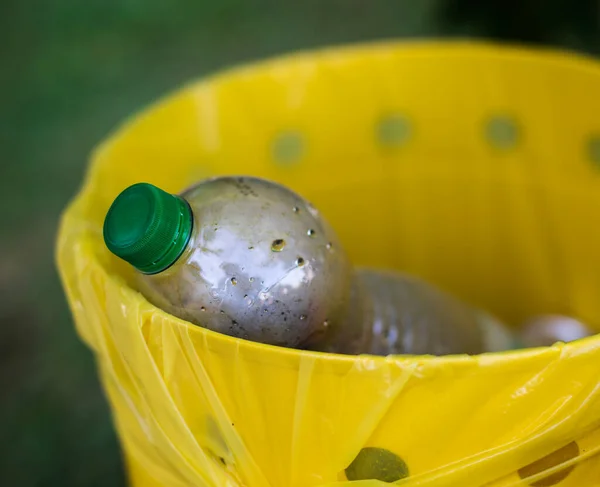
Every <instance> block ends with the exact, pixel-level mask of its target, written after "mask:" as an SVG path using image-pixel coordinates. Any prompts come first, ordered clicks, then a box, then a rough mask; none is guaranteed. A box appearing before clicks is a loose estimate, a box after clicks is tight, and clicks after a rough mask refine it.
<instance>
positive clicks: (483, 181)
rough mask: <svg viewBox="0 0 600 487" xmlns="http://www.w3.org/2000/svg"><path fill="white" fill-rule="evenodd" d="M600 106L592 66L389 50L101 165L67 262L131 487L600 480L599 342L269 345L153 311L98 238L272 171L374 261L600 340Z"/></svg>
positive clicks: (286, 79) (177, 106) (246, 77)
mask: <svg viewBox="0 0 600 487" xmlns="http://www.w3.org/2000/svg"><path fill="white" fill-rule="evenodd" d="M599 113H600V65H598V64H597V63H595V62H594V61H591V60H589V59H585V58H581V57H576V56H574V55H572V54H566V53H554V52H545V51H529V50H522V49H516V48H507V47H497V46H492V45H480V44H469V43H448V44H446V43H424V44H418V43H384V44H374V45H368V46H358V47H350V48H344V49H332V50H324V51H319V52H316V53H308V54H298V55H292V56H289V57H285V58H283V59H279V60H275V61H269V62H264V63H259V64H257V65H253V66H249V67H242V68H239V69H234V70H232V71H229V72H226V73H223V74H220V75H217V76H214V77H212V78H209V79H206V80H202V81H200V82H198V83H194V84H191V85H189V86H187V87H186V88H184V89H182V90H181V91H179V92H178V93H176V94H175V95H173V96H171V97H169V98H168V99H166V100H164V101H162V102H160V103H159V104H158V105H157V106H155V107H153V108H151V109H150V110H149V111H147V112H144V113H143V114H141V115H139V116H136V117H135V118H134V119H132V120H130V121H128V122H127V123H126V124H125V125H124V126H123V127H121V128H120V129H118V130H117V131H116V132H115V133H114V134H113V135H111V136H110V137H109V138H108V140H107V141H106V142H104V143H103V144H102V145H101V146H100V147H99V148H98V149H97V150H96V151H95V153H94V155H93V159H92V164H91V167H90V169H89V172H88V175H87V178H86V180H85V183H84V185H83V188H82V189H81V191H80V193H79V194H78V196H77V197H76V198H75V200H74V201H73V202H72V204H71V205H70V206H69V208H68V209H67V211H66V212H65V214H64V217H63V220H62V224H61V228H60V235H59V240H58V250H57V254H58V262H59V267H60V272H61V275H62V279H63V283H64V287H65V289H66V293H67V295H68V299H69V302H70V305H71V309H72V312H73V314H74V316H75V321H76V323H77V328H78V331H79V333H80V335H81V337H82V338H83V339H84V340H85V342H86V343H87V344H88V345H89V346H90V347H91V349H92V350H93V351H94V353H95V356H96V359H97V363H98V369H99V372H100V377H101V380H102V383H103V386H104V389H105V391H106V393H107V395H108V398H109V401H110V404H111V407H112V411H113V417H114V420H115V423H116V427H117V430H118V433H119V436H120V439H121V441H122V445H123V449H124V451H125V454H126V457H127V459H128V464H129V466H130V478H131V482H132V485H133V486H134V487H184V486H185V487H203V486H207V487H222V486H231V487H241V486H244V487H288V486H289V487H311V486H329V487H333V486H340V487H341V486H346V485H350V484H349V482H350V481H355V483H353V484H352V485H354V486H356V487H376V486H383V485H386V484H385V483H384V481H386V482H390V481H397V482H398V483H399V484H400V485H403V486H407V487H408V486H411V487H412V486H421V487H424V486H453V487H455V486H460V487H471V486H472V487H481V486H489V487H491V486H494V487H496V486H497V487H501V486H517V485H531V486H535V487H543V486H550V485H560V486H561V487H585V486H597V485H600V458H598V457H597V456H596V453H597V452H598V450H599V448H600V338H598V337H591V338H588V339H585V340H581V341H578V342H575V343H572V344H568V345H564V344H557V345H555V346H553V347H549V348H540V349H535V350H523V351H516V352H508V353H502V354H486V355H482V356H474V357H468V356H454V357H444V358H435V357H387V358H384V357H368V356H360V357H347V356H337V355H328V354H318V353H309V352H303V351H296V350H287V349H281V348H276V347H270V346H265V345H260V344H256V343H250V342H246V341H244V340H237V339H233V338H229V337H226V336H221V335H219V334H216V333H213V332H210V331H207V330H204V329H202V328H200V327H196V326H193V325H190V324H189V323H187V322H184V321H182V320H179V319H177V318H174V317H172V316H170V315H168V314H166V313H164V312H163V311H161V310H160V309H157V308H155V307H153V306H152V305H151V304H149V303H148V302H147V301H146V300H145V299H144V297H143V296H141V295H140V294H139V293H138V292H136V291H135V289H134V288H133V286H131V278H132V274H131V270H130V269H129V268H128V267H127V266H126V265H124V264H122V263H121V262H119V261H118V260H117V259H116V258H113V256H112V255H111V254H110V253H109V252H108V251H107V250H106V248H105V247H104V244H103V241H102V231H101V230H102V222H103V218H104V216H105V213H106V211H107V209H108V207H109V204H110V203H111V201H112V199H113V198H114V197H115V196H116V195H117V194H118V193H119V192H120V191H121V190H122V189H123V188H125V187H126V186H127V185H130V184H132V183H135V182H138V181H146V182H150V183H154V184H157V185H159V186H161V187H163V188H165V189H166V190H170V191H172V192H176V191H179V190H181V189H183V188H184V187H186V186H188V185H190V184H191V183H193V182H194V181H197V180H198V179H201V178H203V177H206V176H210V175H217V174H250V175H256V176H263V177H267V178H271V179H274V180H276V181H279V182H281V183H284V184H286V185H289V186H291V187H292V188H294V189H295V190H297V191H299V192H300V193H301V194H303V195H305V196H306V197H308V198H309V199H310V200H311V201H312V202H313V203H314V204H315V205H316V206H317V207H318V208H320V209H321V210H322V212H323V213H324V214H325V216H326V218H327V219H328V220H329V221H330V222H331V223H332V224H333V226H334V227H335V228H336V230H337V232H338V233H339V236H340V237H341V240H342V242H343V243H344V245H345V246H346V248H347V250H348V252H349V254H350V256H351V258H352V260H353V262H354V263H356V264H359V265H370V266H386V267H392V268H397V269H403V270H406V271H408V272H412V273H415V274H418V275H420V276H422V277H424V278H425V279H428V280H429V281H431V282H433V283H435V284H438V285H440V286H443V287H445V288H448V289H450V290H452V291H453V292H454V293H456V294H457V295H458V296H460V297H461V298H464V299H466V300H468V301H470V302H472V303H473V304H476V305H479V306H482V307H485V308H487V309H490V310H492V311H493V312H495V313H497V314H498V315H499V316H500V317H501V318H503V319H504V320H506V321H508V322H511V323H518V322H520V321H521V320H523V319H525V318H526V317H528V316H530V315H531V314H534V313H542V312H550V311H552V312H561V313H567V314H573V315H576V316H578V317H579V318H581V319H582V320H584V321H587V322H589V323H591V324H593V325H594V326H600V299H599V296H600V230H598V229H597V227H596V225H597V222H598V217H599V215H600V116H599V115H598V114H599ZM74 407H76V405H74ZM83 434H85V433H83ZM376 479H379V480H376Z"/></svg>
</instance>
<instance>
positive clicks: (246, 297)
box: [244, 294, 252, 306]
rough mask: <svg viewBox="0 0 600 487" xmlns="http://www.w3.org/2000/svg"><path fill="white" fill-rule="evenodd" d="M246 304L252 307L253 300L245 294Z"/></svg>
mask: <svg viewBox="0 0 600 487" xmlns="http://www.w3.org/2000/svg"><path fill="white" fill-rule="evenodd" d="M244 302H245V303H246V304H247V305H248V306H250V305H251V304H252V298H250V296H248V295H247V294H244Z"/></svg>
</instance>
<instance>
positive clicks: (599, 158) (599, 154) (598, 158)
mask: <svg viewBox="0 0 600 487" xmlns="http://www.w3.org/2000/svg"><path fill="white" fill-rule="evenodd" d="M587 152H588V157H589V158H590V161H592V163H593V164H594V165H595V166H596V167H597V168H598V169H600V135H593V136H592V137H590V139H589V140H588V144H587Z"/></svg>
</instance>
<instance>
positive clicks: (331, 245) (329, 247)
mask: <svg viewBox="0 0 600 487" xmlns="http://www.w3.org/2000/svg"><path fill="white" fill-rule="evenodd" d="M325 247H326V248H327V250H331V249H332V248H333V244H332V243H331V242H327V245H325Z"/></svg>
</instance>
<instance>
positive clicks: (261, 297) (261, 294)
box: [258, 292, 269, 301]
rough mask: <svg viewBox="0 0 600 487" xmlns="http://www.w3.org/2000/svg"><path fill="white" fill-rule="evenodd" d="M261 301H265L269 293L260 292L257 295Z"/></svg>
mask: <svg viewBox="0 0 600 487" xmlns="http://www.w3.org/2000/svg"><path fill="white" fill-rule="evenodd" d="M258 297H259V298H260V300H261V301H265V300H266V299H267V298H268V297H269V293H265V292H261V293H259V294H258Z"/></svg>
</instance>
